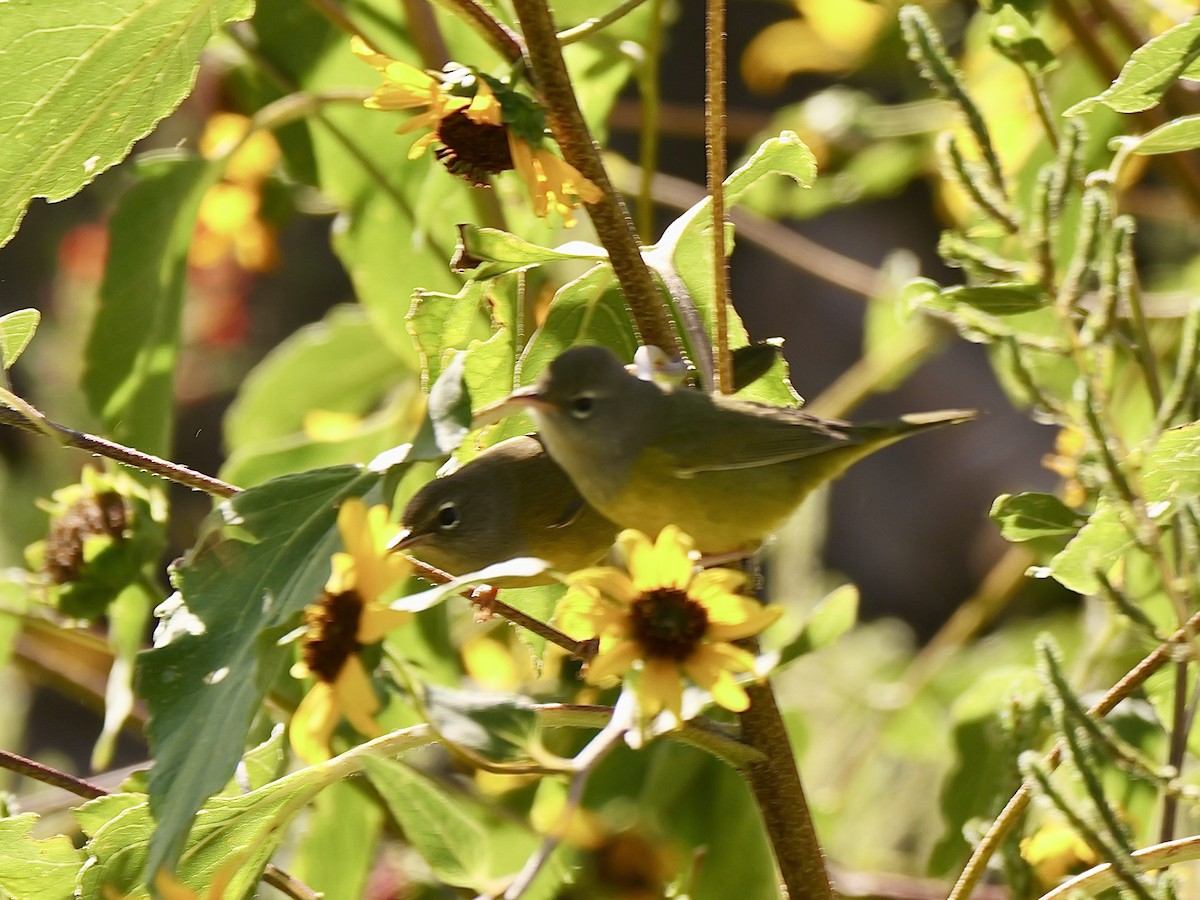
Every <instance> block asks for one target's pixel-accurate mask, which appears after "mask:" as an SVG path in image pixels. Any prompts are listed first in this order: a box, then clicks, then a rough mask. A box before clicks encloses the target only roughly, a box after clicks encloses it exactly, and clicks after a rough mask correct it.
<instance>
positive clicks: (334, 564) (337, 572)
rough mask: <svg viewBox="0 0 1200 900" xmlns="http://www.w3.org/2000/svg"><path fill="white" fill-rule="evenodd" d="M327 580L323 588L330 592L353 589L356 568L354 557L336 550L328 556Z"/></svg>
mask: <svg viewBox="0 0 1200 900" xmlns="http://www.w3.org/2000/svg"><path fill="white" fill-rule="evenodd" d="M329 568H330V571H329V580H327V581H326V582H325V590H326V591H328V592H329V593H330V594H333V595H335V596H336V595H338V594H344V593H346V592H347V591H352V590H354V589H355V576H356V574H357V570H356V569H355V566H354V557H353V556H351V555H350V554H349V553H342V552H340V551H339V552H337V553H334V554H333V555H332V556H330V557H329Z"/></svg>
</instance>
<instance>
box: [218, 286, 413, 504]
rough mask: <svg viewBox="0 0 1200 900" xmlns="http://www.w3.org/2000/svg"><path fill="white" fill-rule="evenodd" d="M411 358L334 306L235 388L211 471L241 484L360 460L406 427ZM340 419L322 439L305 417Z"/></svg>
mask: <svg viewBox="0 0 1200 900" xmlns="http://www.w3.org/2000/svg"><path fill="white" fill-rule="evenodd" d="M418 381H419V380H418V378H417V373H416V369H415V367H414V366H413V360H412V359H411V358H410V357H403V356H400V355H398V354H396V353H395V352H394V351H393V350H392V349H391V348H390V347H389V346H388V344H387V343H385V342H384V341H383V340H382V339H381V338H380V336H379V334H378V333H377V332H376V330H375V327H374V326H373V325H372V324H371V321H370V319H369V318H368V317H367V315H366V312H365V311H364V310H363V309H362V307H360V306H349V305H344V306H337V307H334V308H333V309H332V310H330V312H329V313H328V314H327V315H326V316H325V318H324V319H322V320H321V321H320V322H317V323H314V324H312V325H308V326H306V327H304V328H301V329H300V330H299V331H297V332H295V333H294V334H293V335H291V336H290V337H289V338H287V339H286V340H285V341H284V342H283V343H281V344H280V345H278V346H277V347H276V348H275V349H274V350H272V351H271V353H270V354H268V355H267V358H266V359H265V360H263V362H261V363H260V364H259V365H258V366H256V367H255V369H254V370H253V371H252V372H251V373H250V375H249V376H248V377H247V378H246V380H245V381H244V382H243V383H242V386H241V389H240V390H239V391H238V395H237V398H236V399H235V400H234V402H233V404H232V405H231V406H230V408H229V411H228V413H226V416H225V441H226V445H227V446H228V448H229V450H230V456H229V459H228V460H227V461H226V463H225V465H224V467H223V468H222V469H221V475H222V477H223V478H225V479H226V480H227V481H230V482H232V483H233V484H238V485H242V486H248V485H251V484H259V483H261V482H263V481H266V480H267V479H269V478H274V477H278V476H279V475H284V474H287V473H289V472H295V471H300V470H304V469H313V468H324V467H326V466H331V465H338V464H342V463H350V462H360V461H363V460H368V459H371V458H373V457H374V456H375V455H376V454H378V453H380V452H382V451H383V450H385V449H387V448H388V447H389V446H392V445H393V444H395V443H396V441H397V439H398V436H407V435H408V434H410V433H411V431H412V430H413V429H414V427H415V425H416V423H417V421H418V417H419V414H420V400H419V396H418V395H419V390H418ZM317 414H322V415H323V414H331V417H332V418H334V419H335V421H336V419H337V418H338V417H342V418H343V419H344V421H345V424H344V425H343V426H341V428H340V429H338V430H335V431H331V432H329V433H323V432H322V431H321V430H320V429H319V428H315V429H314V427H313V424H314V416H315V415H317Z"/></svg>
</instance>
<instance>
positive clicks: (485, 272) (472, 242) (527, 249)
mask: <svg viewBox="0 0 1200 900" xmlns="http://www.w3.org/2000/svg"><path fill="white" fill-rule="evenodd" d="M605 259H608V254H607V253H606V252H605V251H604V248H603V247H598V246H596V245H595V244H588V243H585V242H583V241H573V242H570V243H568V244H563V245H562V246H560V247H558V248H556V249H551V248H549V247H541V246H538V245H537V244H533V243H530V242H529V241H527V240H525V239H524V238H520V237H517V236H516V235H515V234H509V233H508V232H507V231H501V230H500V229H498V228H481V227H480V226H478V225H470V224H467V225H459V226H458V249H457V250H456V251H455V254H454V261H453V264H452V265H453V268H454V270H455V271H456V272H467V271H469V272H470V273H471V277H472V278H475V279H477V280H481V281H482V280H484V279H488V278H494V277H496V276H497V275H503V274H505V273H507V272H515V271H518V270H520V269H526V268H530V267H532V266H540V265H542V264H544V263H548V262H558V261H564V260H592V261H597V262H598V261H601V260H605Z"/></svg>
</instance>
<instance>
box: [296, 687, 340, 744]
mask: <svg viewBox="0 0 1200 900" xmlns="http://www.w3.org/2000/svg"><path fill="white" fill-rule="evenodd" d="M337 723H338V711H337V704H336V702H335V700H334V696H333V686H332V685H330V684H326V683H325V682H323V681H318V682H317V683H316V684H315V685H313V687H312V690H310V691H309V692H308V693H307V694H305V695H304V699H303V700H301V701H300V705H299V706H297V707H296V712H295V714H294V715H293V716H292V723H291V725H290V726H289V727H288V739H289V741H290V742H291V745H292V750H293V751H295V753H296V755H297V756H299V757H300V758H301V759H302V760H304V761H305V762H306V763H308V764H309V765H316V764H317V763H322V762H325V760H327V759H329V758H330V757H331V756H332V755H333V754H332V753H330V751H329V739H330V738H331V737H332V736H333V729H334V728H336V727H337Z"/></svg>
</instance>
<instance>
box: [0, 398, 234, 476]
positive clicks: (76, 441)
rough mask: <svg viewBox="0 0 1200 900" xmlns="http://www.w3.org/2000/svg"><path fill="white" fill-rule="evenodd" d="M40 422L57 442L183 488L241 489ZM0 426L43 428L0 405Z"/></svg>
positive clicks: (135, 451) (38, 431)
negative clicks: (53, 435) (55, 437)
mask: <svg viewBox="0 0 1200 900" xmlns="http://www.w3.org/2000/svg"><path fill="white" fill-rule="evenodd" d="M42 421H43V422H44V423H45V425H48V426H49V427H50V428H52V429H53V430H54V432H55V433H56V434H57V436H58V440H59V443H61V444H62V445H63V446H64V447H74V448H75V449H77V450H86V451H88V452H89V453H93V454H95V455H96V456H103V457H106V458H108V459H111V460H114V461H115V462H119V463H121V464H123V465H126V466H132V467H133V468H135V469H141V470H142V471H144V472H149V473H150V474H151V475H157V476H159V477H160V478H166V479H167V480H168V481H173V482H175V483H176V484H182V485H183V486H184V487H189V488H192V489H193V490H196V491H204V493H206V494H212V495H213V496H215V497H232V496H233V495H234V494H236V493H238V492H239V491H240V490H241V488H238V487H234V486H233V485H232V484H226V483H225V482H224V481H221V480H219V479H217V478H213V477H212V476H211V475H205V474H204V473H202V472H197V471H195V470H194V469H189V468H188V467H187V466H181V465H180V464H179V463H173V462H169V461H168V460H165V459H162V458H160V457H158V456H152V455H150V454H149V453H142V452H141V451H140V450H134V449H132V448H131V447H126V446H124V445H123V444H118V443H116V442H114V441H110V440H106V439H105V438H102V437H96V436H95V435H94V434H85V433H83V432H81V431H75V430H74V429H72V428H67V427H66V426H65V425H59V424H58V423H57V422H54V421H51V420H50V419H43V420H42ZM0 425H11V426H12V427H14V428H21V429H24V430H25V431H32V432H34V433H35V434H41V433H42V432H43V430H44V428H43V427H39V424H37V423H34V422H32V421H30V420H29V419H27V418H26V417H25V416H23V415H22V414H21V413H19V412H17V411H16V410H15V409H9V408H7V407H0Z"/></svg>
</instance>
